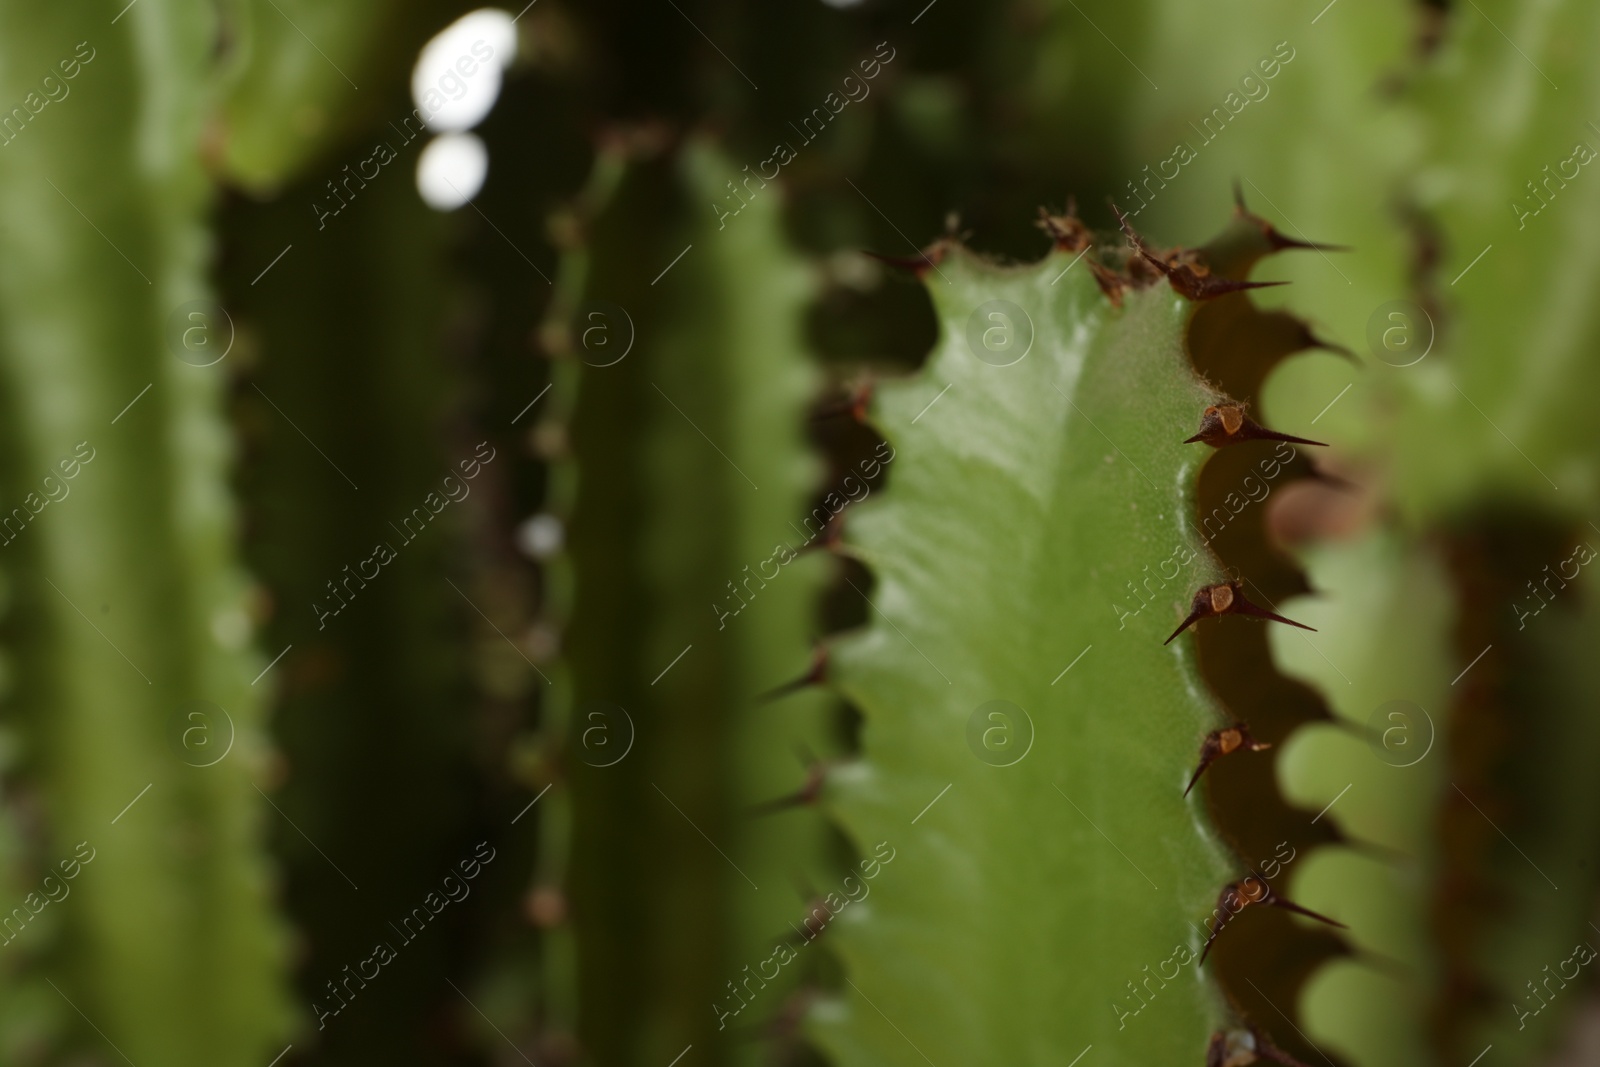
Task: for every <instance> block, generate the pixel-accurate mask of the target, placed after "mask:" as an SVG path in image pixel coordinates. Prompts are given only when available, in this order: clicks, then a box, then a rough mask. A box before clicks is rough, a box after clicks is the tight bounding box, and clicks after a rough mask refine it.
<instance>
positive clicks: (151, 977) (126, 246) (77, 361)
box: [0, 2, 289, 1067]
mask: <svg viewBox="0 0 1600 1067" xmlns="http://www.w3.org/2000/svg"><path fill="white" fill-rule="evenodd" d="M122 7H123V5H122V4H116V3H109V2H108V3H94V4H72V5H53V6H34V7H32V8H30V9H29V10H28V11H27V12H26V14H25V15H24V14H23V13H22V12H20V11H14V12H12V13H11V14H10V15H6V16H3V17H0V70H3V71H4V74H3V76H0V88H3V99H5V100H7V101H8V102H9V101H13V100H15V101H23V100H24V97H25V94H27V93H28V92H30V90H32V91H35V92H37V91H38V88H39V86H38V79H40V78H41V77H42V76H43V75H44V74H45V73H47V72H50V71H54V70H56V67H55V64H56V63H57V61H59V60H65V59H70V58H72V57H73V56H74V53H75V49H76V47H77V45H78V42H87V47H86V48H85V49H83V50H82V51H81V52H79V53H78V58H79V59H80V60H82V59H84V58H85V57H86V56H88V55H89V54H91V53H92V59H89V60H88V61H87V62H86V63H85V64H83V65H82V66H81V68H80V69H79V70H78V72H77V75H76V77H75V78H73V79H72V80H70V81H69V82H67V84H68V85H70V86H71V92H70V94H69V95H67V96H66V97H65V98H64V99H60V100H57V101H55V102H53V103H50V104H49V105H48V106H46V107H44V108H43V109H42V110H41V111H40V112H39V113H37V114H35V115H33V116H32V118H31V119H30V121H29V122H28V123H27V125H26V128H24V129H23V130H22V132H21V133H20V135H17V136H16V137H15V138H14V139H13V140H11V141H10V142H9V143H7V144H5V145H4V147H0V155H3V166H0V392H3V397H4V400H3V404H4V417H3V420H0V421H3V424H4V427H5V430H4V432H5V435H6V447H5V454H6V457H7V458H6V474H5V500H4V503H5V506H6V509H7V513H8V514H10V509H11V508H12V507H14V506H20V505H22V504H23V503H24V501H25V498H26V494H28V493H30V492H32V493H35V494H39V495H41V496H42V495H44V494H45V493H46V492H51V493H52V494H53V493H54V490H51V488H50V486H48V485H44V486H41V480H42V478H43V476H44V475H45V474H46V473H57V475H58V477H59V471H58V463H59V461H61V460H62V459H63V457H72V456H73V455H74V453H75V450H76V449H77V447H78V445H79V443H80V442H87V449H85V450H84V451H85V452H87V451H89V450H92V455H93V458H92V460H91V461H90V462H88V463H87V464H85V465H83V466H82V467H81V469H79V470H78V471H77V474H76V477H75V478H74V479H72V480H71V481H70V482H69V483H67V484H68V485H69V486H70V490H71V491H70V494H68V495H66V496H65V497H64V498H62V499H60V500H59V501H57V502H54V503H51V504H49V505H48V506H47V507H46V508H45V509H44V510H43V511H42V512H41V513H40V514H38V515H37V516H36V517H34V518H33V519H32V520H31V521H30V522H29V523H28V524H27V526H26V528H25V529H23V530H22V531H21V533H20V534H19V535H17V536H16V537H15V539H14V540H12V541H9V542H8V543H7V544H6V546H5V553H6V564H5V565H6V569H7V571H8V576H9V578H10V581H11V584H12V588H13V590H14V594H15V596H16V600H17V604H18V606H19V608H22V609H25V610H26V612H27V616H28V618H29V622H28V625H27V627H26V636H25V638H24V640H25V641H26V645H27V649H28V653H29V654H28V657H27V659H26V661H25V662H26V663H27V665H28V666H27V668H26V669H25V671H24V673H23V676H22V677H20V678H19V679H18V682H19V686H18V690H17V694H16V696H15V697H14V698H12V699H11V700H10V701H9V702H8V706H7V707H6V711H5V715H6V718H7V720H8V725H9V728H10V729H11V730H12V731H13V732H14V734H15V736H16V737H17V739H18V743H19V745H20V747H21V755H20V759H19V762H18V764H17V766H16V768H15V769H14V774H15V776H16V779H17V780H20V783H21V784H19V785H18V786H17V787H16V788H17V791H19V792H24V793H26V792H30V791H31V792H35V793H36V794H37V796H38V798H39V807H38V815H39V817H40V820H41V822H40V825H39V827H38V828H37V830H38V837H37V839H35V840H34V841H32V843H31V848H30V849H29V854H28V857H27V860H28V863H29V864H30V871H29V874H28V877H27V878H26V882H28V883H32V885H30V886H29V887H28V888H29V889H32V890H36V889H37V886H38V884H39V882H40V880H41V878H42V876H43V874H44V873H45V870H46V869H47V868H53V867H55V866H56V865H57V864H58V863H60V862H61V861H63V860H68V859H71V858H72V857H73V855H74V851H75V848H76V846H77V844H78V843H79V842H84V841H86V842H88V847H89V848H91V849H93V850H94V851H93V856H94V859H93V861H92V863H90V864H89V865H87V866H85V867H83V869H82V870H81V871H80V872H79V874H78V876H77V878H76V879H75V880H74V881H73V882H72V883H71V890H72V891H71V894H70V896H67V897H66V898H65V899H63V900H61V901H60V902H59V903H55V904H51V905H49V907H48V909H47V910H46V911H45V912H44V913H42V914H41V915H40V916H39V918H38V919H37V920H35V922H34V923H30V925H29V927H28V928H25V929H24V930H23V932H22V933H21V935H20V936H18V937H17V938H16V939H15V940H13V941H12V942H11V943H10V944H9V946H8V947H7V948H6V949H5V950H4V951H5V952H6V953H8V954H9V955H10V956H11V957H12V959H11V960H10V961H9V964H8V978H7V979H6V982H7V985H8V987H9V988H8V989H7V990H6V993H5V1000H6V1001H7V1002H8V1003H9V1004H12V1005H13V1006H14V1007H13V1009H12V1011H14V1012H15V1014H12V1015H10V1024H8V1028H7V1033H6V1035H5V1037H4V1039H3V1040H4V1041H5V1044H6V1046H7V1048H8V1054H7V1056H6V1058H7V1060H8V1061H9V1062H27V1061H30V1060H29V1058H30V1057H32V1058H37V1057H39V1056H41V1055H42V1054H44V1049H45V1048H46V1047H49V1048H53V1049H56V1050H59V1056H60V1057H61V1058H62V1059H63V1060H68V1059H76V1060H81V1061H85V1062H87V1061H91V1060H92V1061H96V1062H110V1061H111V1060H113V1059H115V1058H116V1057H117V1051H120V1052H121V1053H122V1054H124V1055H125V1056H127V1057H129V1058H131V1059H132V1060H133V1061H134V1062H136V1063H167V1064H173V1065H183V1067H249V1065H253V1064H261V1063H265V1062H267V1061H268V1060H269V1059H270V1058H271V1057H272V1056H273V1055H275V1054H277V1053H278V1052H279V1051H280V1050H281V1049H282V1047H283V1044H284V1043H285V1041H286V1040H287V1038H286V1031H287V1028H288V1022H289V1017H288V1012H287V1009H286V1004H285V991H284V981H283V966H284V956H285V943H284V938H283V931H282V928H281V926H280V924H279V922H278V921H277V920H276V919H274V918H273V917H272V916H271V914H270V912H269V906H268V895H269V894H268V870H267V867H266V864H265V863H264V862H263V858H262V855H263V853H262V851H261V848H260V837H261V825H260V824H261V818H262V813H263V811H266V810H268V809H266V806H265V805H264V804H263V803H262V802H261V799H260V797H259V796H258V795H257V794H256V792H255V790H254V789H253V788H252V787H251V780H252V778H253V777H255V776H256V775H258V774H259V773H260V772H261V769H262V767H261V764H262V759H263V755H264V753H263V745H262V739H261V733H260V731H261V724H260V715H261V708H260V697H261V692H260V690H258V689H252V688H250V681H251V679H252V678H254V677H255V676H256V675H257V674H258V673H259V671H260V670H261V669H262V668H263V667H264V666H265V665H266V660H265V659H264V658H263V657H261V656H260V655H259V654H258V653H257V652H256V651H255V649H254V648H253V646H252V644H251V640H250V637H251V629H252V626H251V618H250V615H249V612H248V607H247V605H248V601H247V596H246V593H247V588H248V582H247V579H246V576H245V575H244V574H243V573H242V572H241V570H240V568H239V566H238V564H237V561H236V559H235V556H234V553H233V549H232V543H233V535H234V525H235V520H234V511H233V506H232V503H231V501H230V498H229V492H228V487H227V468H228V466H229V464H230V461H231V458H232V457H231V449H230V444H229V439H228V436H227V433H226V429H225V425H224V421H223V419H222V417H221V411H220V402H221V398H222V395H223V391H224V387H225V384H226V379H225V377H224V373H223V372H222V371H221V368H218V367H196V366H192V365H190V364H188V363H185V362H183V361H180V360H179V359H178V358H176V355H175V353H174V351H173V350H172V347H171V345H172V341H171V339H170V335H169V326H170V321H169V317H170V316H171V315H172V313H173V312H174V310H175V309H178V308H179V307H180V305H182V304H184V303H185V302H188V301H193V300H201V299H205V298H207V297H208V295H209V294H208V289H207V284H206V282H205V279H204V273H203V266H204V257H205V256H206V253H207V250H208V249H207V234H206V229H205V225H204V213H205V211H206V208H207V205H208V202H209V199H210V196H209V187H208V183H207V179H206V175H205V173H204V171H203V170H202V167H201V164H200V162H199V152H198V145H199V142H200V139H201V132H202V125H203V121H204V117H205V113H206V109H207V108H208V107H209V106H211V104H212V103H213V101H214V97H213V93H212V91H211V90H212V81H211V70H210V58H209V57H210V54H211V52H210V49H211V44H212V39H213V35H214V33H215V29H216V23H215V16H214V10H213V8H212V6H211V5H208V4H203V3H184V2H171V3H159V4H158V3H142V4H139V5H137V6H135V7H133V8H132V9H130V10H128V11H126V12H125V13H123V15H122V17H121V18H120V20H118V21H117V22H115V24H113V23H112V19H113V17H114V16H116V15H117V14H118V11H119V9H121V8H122ZM58 77H59V74H58ZM110 175H115V176H116V177H115V179H114V180H113V179H112V178H110V177H108V176H110ZM52 185H53V186H54V188H52ZM97 231H98V232H97ZM146 389H148V392H145V390H146ZM136 398H138V399H137V402H136V403H133V406H132V407H131V408H130V407H128V405H129V404H130V403H132V402H134V401H135V400H136ZM125 409H126V410H125ZM80 458H83V457H82V455H81V454H80ZM31 506H32V505H29V507H30V508H31ZM97 631H98V632H97ZM194 700H205V701H210V702H213V703H215V704H217V705H220V706H221V707H222V708H224V709H225V710H226V711H227V713H228V715H229V716H230V717H231V719H232V724H233V727H234V730H235V731H236V736H235V738H234V742H233V746H232V749H231V751H229V753H228V755H227V756H226V758H223V759H221V761H220V762H217V763H216V764H215V765H213V766H208V767H195V766H191V765H189V764H187V763H185V762H184V761H183V760H182V759H181V758H180V756H182V755H183V754H184V753H183V752H182V751H178V750H174V749H173V748H171V747H169V730H170V729H171V727H172V726H173V723H174V720H175V719H176V718H178V717H179V713H180V710H181V708H182V706H183V705H184V704H185V703H186V702H189V701H194ZM180 721H181V720H180ZM209 727H210V728H211V729H214V730H215V731H216V734H215V736H216V737H217V738H218V739H219V740H218V747H219V748H220V747H221V742H220V738H221V736H222V732H223V728H222V726H221V724H220V723H217V722H215V721H213V722H211V723H210V724H209ZM12 792H13V790H12V789H11V788H8V793H12ZM135 798H138V799H137V803H134V804H133V806H132V807H131V808H130V807H129V804H130V802H133V801H135ZM113 820H116V821H115V822H114V823H113ZM21 903H22V900H21V898H18V899H16V900H12V899H9V898H8V899H7V900H6V901H5V904H4V907H5V908H6V909H7V912H8V913H9V912H10V909H11V907H12V906H13V904H16V905H21ZM36 926H37V927H38V928H35V927H36ZM19 958H20V959H22V960H25V962H24V963H23V964H22V965H21V966H20V968H19V969H17V970H10V969H9V968H11V967H17V965H18V962H19ZM47 981H48V982H50V983H53V984H54V986H55V989H54V990H52V988H51V986H50V985H49V984H46V983H47ZM69 999H70V1004H69V1003H68V1001H69ZM74 1008H76V1009H78V1010H74ZM80 1011H81V1013H82V1014H81V1015H80V1014H79V1012H80ZM86 1020H92V1023H91V1022H89V1021H86ZM97 1031H98V1032H97ZM108 1042H109V1043H111V1044H114V1045H115V1046H116V1050H113V1049H112V1048H110V1047H108ZM13 1056H15V1057H16V1058H14V1059H13Z"/></svg>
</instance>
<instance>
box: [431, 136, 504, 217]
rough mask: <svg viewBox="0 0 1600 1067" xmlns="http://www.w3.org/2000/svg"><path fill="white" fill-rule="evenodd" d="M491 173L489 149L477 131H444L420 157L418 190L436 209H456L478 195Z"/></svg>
mask: <svg viewBox="0 0 1600 1067" xmlns="http://www.w3.org/2000/svg"><path fill="white" fill-rule="evenodd" d="M488 176H489V150H488V148H486V147H484V143H483V141H482V139H480V138H479V137H478V135H477V134H474V133H445V134H440V135H439V136H438V137H435V138H434V139H433V140H431V141H429V142H428V144H427V146H426V147H425V148H423V150H422V155H421V156H420V157H418V159H417V192H419V193H421V194H422V199H423V202H424V203H426V204H427V205H428V206H429V207H431V208H433V209H434V210H435V211H454V210H455V209H456V208H458V207H460V206H461V205H463V204H465V203H466V202H467V201H469V200H471V199H472V198H473V197H475V196H477V195H478V190H480V189H482V188H483V180H484V179H485V178H487V177H488Z"/></svg>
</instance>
